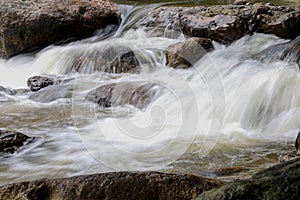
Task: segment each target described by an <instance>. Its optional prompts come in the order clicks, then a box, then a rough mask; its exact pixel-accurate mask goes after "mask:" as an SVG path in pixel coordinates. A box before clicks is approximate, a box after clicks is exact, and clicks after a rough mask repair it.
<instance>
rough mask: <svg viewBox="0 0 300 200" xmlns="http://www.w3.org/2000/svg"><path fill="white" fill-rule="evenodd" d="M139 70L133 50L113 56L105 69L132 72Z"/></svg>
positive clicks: (110, 71) (114, 71)
mask: <svg viewBox="0 0 300 200" xmlns="http://www.w3.org/2000/svg"><path fill="white" fill-rule="evenodd" d="M138 71H139V60H138V58H137V57H136V56H135V54H134V52H133V51H129V52H127V53H124V54H122V55H121V56H119V57H117V58H115V59H114V60H113V61H112V62H111V64H110V65H109V66H108V67H107V68H106V69H105V72H109V73H115V74H119V73H133V72H138Z"/></svg>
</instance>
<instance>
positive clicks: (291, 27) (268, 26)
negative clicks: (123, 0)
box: [136, 5, 300, 44]
mask: <svg viewBox="0 0 300 200" xmlns="http://www.w3.org/2000/svg"><path fill="white" fill-rule="evenodd" d="M258 16H259V17H258ZM254 23H255V24H256V25H255V29H253V28H251V27H253V24H254ZM136 27H141V28H143V29H144V30H146V31H147V32H148V33H149V35H151V36H163V35H164V33H165V30H167V29H169V28H171V29H176V30H177V29H178V28H179V29H180V30H181V31H182V32H183V34H185V35H186V36H188V37H205V38H210V39H212V40H215V41H217V42H221V43H224V44H227V43H231V42H232V41H235V40H237V39H239V38H241V37H242V36H244V35H245V34H248V33H249V32H250V29H251V31H252V32H253V31H257V32H260V33H268V34H275V35H277V36H279V37H283V38H291V39H293V38H296V37H297V36H298V35H299V34H300V10H293V9H292V8H288V7H276V6H265V5H226V6H224V5H222V6H211V7H202V6H198V7H192V8H184V7H161V8H158V9H155V10H154V11H152V12H151V13H149V14H148V15H147V16H145V17H144V18H142V19H140V20H139V21H138V22H137V25H136Z"/></svg>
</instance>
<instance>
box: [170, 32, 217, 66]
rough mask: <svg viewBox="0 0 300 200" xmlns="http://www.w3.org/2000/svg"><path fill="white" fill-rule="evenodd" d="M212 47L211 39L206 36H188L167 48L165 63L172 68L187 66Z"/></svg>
mask: <svg viewBox="0 0 300 200" xmlns="http://www.w3.org/2000/svg"><path fill="white" fill-rule="evenodd" d="M213 49H214V47H213V45H212V43H211V41H210V40H209V39H207V38H197V37H192V38H189V39H187V40H185V41H183V42H179V43H176V44H172V45H170V46H169V47H168V48H167V50H166V65H167V66H169V67H173V68H189V67H191V66H192V65H193V64H195V63H196V62H197V61H198V60H199V59H200V58H202V57H203V56H204V55H205V54H206V53H207V52H208V51H211V50H213Z"/></svg>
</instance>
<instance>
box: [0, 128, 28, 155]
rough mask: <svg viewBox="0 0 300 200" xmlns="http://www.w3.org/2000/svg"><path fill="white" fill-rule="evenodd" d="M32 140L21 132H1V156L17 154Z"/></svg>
mask: <svg viewBox="0 0 300 200" xmlns="http://www.w3.org/2000/svg"><path fill="white" fill-rule="evenodd" d="M32 140H33V138H30V137H28V136H27V135H24V134H22V133H19V132H15V131H7V130H0V155H3V154H12V153H15V152H17V151H18V150H19V149H20V148H22V147H23V146H24V145H25V144H26V143H29V142H31V141H32Z"/></svg>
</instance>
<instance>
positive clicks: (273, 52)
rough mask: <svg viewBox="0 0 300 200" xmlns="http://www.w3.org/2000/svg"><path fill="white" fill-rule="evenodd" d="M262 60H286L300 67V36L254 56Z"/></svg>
mask: <svg viewBox="0 0 300 200" xmlns="http://www.w3.org/2000/svg"><path fill="white" fill-rule="evenodd" d="M254 57H255V58H256V59H260V60H268V61H273V60H276V59H278V60H286V61H288V62H294V63H297V64H298V66H299V67H300V36H298V37H297V38H296V39H294V40H292V41H290V42H286V43H283V44H277V45H272V46H270V47H268V48H266V49H264V50H262V51H261V52H259V53H258V54H256V55H255V56H254Z"/></svg>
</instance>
